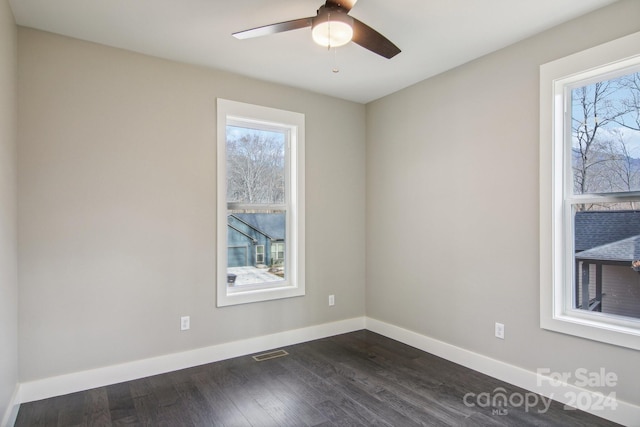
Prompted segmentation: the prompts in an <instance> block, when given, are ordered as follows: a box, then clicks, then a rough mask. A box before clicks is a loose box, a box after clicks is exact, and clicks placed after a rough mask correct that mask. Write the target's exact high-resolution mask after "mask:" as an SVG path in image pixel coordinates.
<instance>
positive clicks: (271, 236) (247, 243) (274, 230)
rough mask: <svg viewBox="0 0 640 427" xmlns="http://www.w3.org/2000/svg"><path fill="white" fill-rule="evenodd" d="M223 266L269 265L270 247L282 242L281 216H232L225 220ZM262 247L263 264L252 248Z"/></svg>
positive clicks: (277, 214) (238, 214)
mask: <svg viewBox="0 0 640 427" xmlns="http://www.w3.org/2000/svg"><path fill="white" fill-rule="evenodd" d="M227 224H228V226H227V248H228V250H227V257H228V258H227V259H228V261H227V266H228V267H244V266H256V265H258V264H264V265H270V264H271V245H272V243H273V242H283V241H284V235H285V216H284V214H280V213H256V214H252V213H242V214H240V213H235V214H232V215H229V216H228V217H227ZM258 246H264V260H263V261H262V262H261V263H259V262H258V261H257V259H256V247H258Z"/></svg>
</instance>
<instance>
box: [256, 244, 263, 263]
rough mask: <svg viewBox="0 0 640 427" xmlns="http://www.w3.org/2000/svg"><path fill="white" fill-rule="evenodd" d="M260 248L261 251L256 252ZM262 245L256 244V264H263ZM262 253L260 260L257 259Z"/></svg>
mask: <svg viewBox="0 0 640 427" xmlns="http://www.w3.org/2000/svg"><path fill="white" fill-rule="evenodd" d="M259 248H262V253H260V252H258V249H259ZM264 249H265V246H264V245H256V264H264ZM260 255H262V260H261V261H258V257H259V256H260Z"/></svg>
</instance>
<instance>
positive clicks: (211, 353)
mask: <svg viewBox="0 0 640 427" xmlns="http://www.w3.org/2000/svg"><path fill="white" fill-rule="evenodd" d="M364 325H365V318H364V317H356V318H353V319H346V320H340V321H336V322H331V323H324V324H321V325H315V326H309V327H306V328H300V329H293V330H290V331H284V332H278V333H275V334H270V335H264V336H260V337H255V338H248V339H245V340H239V341H233V342H230V343H224V344H218V345H212V346H209V347H204V348H198V349H195V350H189V351H184V352H181V353H173V354H167V355H164V356H158V357H152V358H149V359H143V360H136V361H133V362H127V363H122V364H119V365H113V366H106V367H104V368H97V369H91V370H87V371H81V372H74V373H71V374H66V375H60V376H57V377H49V378H43V379H41V380H35V381H29V382H25V383H22V384H20V393H19V396H20V402H21V403H25V402H32V401H34V400H40V399H47V398H49V397H54V396H61V395H64V394H69V393H74V392H77V391H82V390H88V389H91V388H96V387H102V386H106V385H110V384H117V383H120V382H123V381H131V380H135V379H138V378H144V377H148V376H151V375H158V374H163V373H166V372H172V371H177V370H180V369H186V368H190V367H193V366H199V365H204V364H206V363H212V362H217V361H220V360H225V359H230V358H233V357H238V356H245V355H248V354H252V353H257V352H261V351H266V350H272V349H274V348H277V347H283V346H289V345H294V344H299V343H302V342H306V341H312V340H316V339H320V338H326V337H330V336H333V335H338V334H344V333H347V332H353V331H358V330H361V329H364Z"/></svg>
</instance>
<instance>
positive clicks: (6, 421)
mask: <svg viewBox="0 0 640 427" xmlns="http://www.w3.org/2000/svg"><path fill="white" fill-rule="evenodd" d="M19 410H20V384H16V388H15V390H13V395H12V396H11V399H10V400H9V405H8V406H7V409H6V410H5V412H4V416H3V417H2V420H1V421H0V426H2V427H10V426H13V425H14V424H15V423H16V419H17V418H18V411H19Z"/></svg>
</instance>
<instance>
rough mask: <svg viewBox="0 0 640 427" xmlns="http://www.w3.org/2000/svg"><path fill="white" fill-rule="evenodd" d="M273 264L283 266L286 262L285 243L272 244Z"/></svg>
mask: <svg viewBox="0 0 640 427" xmlns="http://www.w3.org/2000/svg"><path fill="white" fill-rule="evenodd" d="M271 262H272V263H273V264H282V263H283V262H284V243H275V242H274V243H272V244H271Z"/></svg>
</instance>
